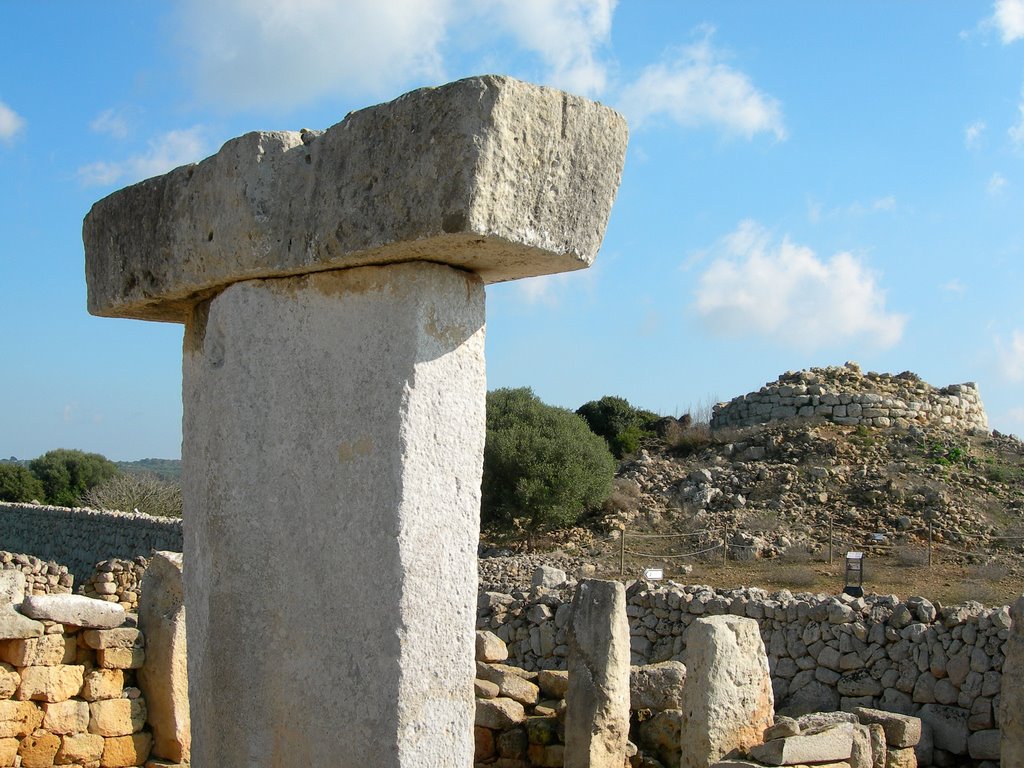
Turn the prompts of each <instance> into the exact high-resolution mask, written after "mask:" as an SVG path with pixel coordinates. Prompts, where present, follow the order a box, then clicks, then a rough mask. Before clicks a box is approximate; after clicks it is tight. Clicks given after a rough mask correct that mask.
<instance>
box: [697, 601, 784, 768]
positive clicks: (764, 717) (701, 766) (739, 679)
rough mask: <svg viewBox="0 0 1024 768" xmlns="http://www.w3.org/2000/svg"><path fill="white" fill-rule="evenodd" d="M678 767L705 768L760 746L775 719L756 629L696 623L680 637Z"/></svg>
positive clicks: (717, 619) (735, 620) (750, 624)
mask: <svg viewBox="0 0 1024 768" xmlns="http://www.w3.org/2000/svg"><path fill="white" fill-rule="evenodd" d="M684 639H685V641H686V650H685V651H684V653H683V663H684V664H685V665H686V685H684V686H683V727H682V733H681V737H680V741H681V743H682V744H683V761H682V766H683V768H707V766H709V765H711V764H712V763H714V762H715V761H717V760H720V759H721V758H723V757H731V756H733V755H735V754H737V753H739V752H742V751H745V750H747V749H749V748H750V747H752V746H754V745H755V744H760V743H761V737H762V734H763V733H764V730H765V728H767V727H769V726H770V725H771V724H772V722H773V718H774V698H773V695H772V681H771V676H770V674H769V671H768V656H767V654H766V653H765V650H764V642H763V641H762V640H761V632H760V630H759V628H758V624H757V622H756V621H754V620H753V619H747V618H741V617H739V616H710V617H708V618H702V619H697V620H696V621H694V622H693V623H692V624H691V625H690V626H689V628H688V629H687V630H686V634H685V635H684Z"/></svg>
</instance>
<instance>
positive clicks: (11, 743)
mask: <svg viewBox="0 0 1024 768" xmlns="http://www.w3.org/2000/svg"><path fill="white" fill-rule="evenodd" d="M20 745H21V740H20V739H0V766H3V768H8V766H12V765H14V759H15V758H16V757H17V756H18V747H19V746H20Z"/></svg>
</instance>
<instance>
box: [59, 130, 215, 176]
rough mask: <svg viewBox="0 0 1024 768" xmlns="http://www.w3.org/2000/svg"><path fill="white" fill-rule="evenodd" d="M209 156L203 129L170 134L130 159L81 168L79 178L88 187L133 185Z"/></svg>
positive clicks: (161, 136)
mask: <svg viewBox="0 0 1024 768" xmlns="http://www.w3.org/2000/svg"><path fill="white" fill-rule="evenodd" d="M207 154H209V143H208V141H207V139H206V137H205V132H204V130H203V128H202V126H198V125H197V126H193V127H192V128H188V129H184V130H179V131H168V132H167V133H163V134H161V135H159V136H157V137H156V138H154V139H150V140H149V145H148V147H147V148H146V151H145V152H141V153H139V154H136V155H132V156H131V157H129V158H128V159H127V160H121V161H113V162H106V161H100V162H95V163H90V164H89V165H84V166H82V167H81V168H79V169H78V179H79V181H80V182H81V183H82V184H84V185H86V186H109V185H111V184H114V183H115V182H124V183H132V182H136V181H141V180H142V179H148V178H149V177H151V176H158V175H159V174H161V173H166V172H167V171H169V170H171V169H173V168H177V167H178V166H179V165H185V164H186V163H194V162H196V161H198V160H201V159H203V157H205V156H206V155H207Z"/></svg>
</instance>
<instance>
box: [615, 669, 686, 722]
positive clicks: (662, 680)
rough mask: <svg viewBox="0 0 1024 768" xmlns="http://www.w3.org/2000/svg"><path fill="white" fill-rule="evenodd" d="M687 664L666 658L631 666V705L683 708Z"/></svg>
mask: <svg viewBox="0 0 1024 768" xmlns="http://www.w3.org/2000/svg"><path fill="white" fill-rule="evenodd" d="M685 683H686V665H684V664H683V663H682V662H681V661H662V662H659V663H657V664H644V665H643V666H636V667H630V670H629V708H630V709H633V710H637V709H653V710H655V711H660V710H663V709H681V708H682V706H683V685H684V684H685Z"/></svg>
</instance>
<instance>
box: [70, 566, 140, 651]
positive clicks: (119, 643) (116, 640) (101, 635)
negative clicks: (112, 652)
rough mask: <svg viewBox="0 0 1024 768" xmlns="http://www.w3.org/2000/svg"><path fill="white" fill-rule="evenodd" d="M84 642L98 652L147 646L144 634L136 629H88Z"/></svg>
mask: <svg viewBox="0 0 1024 768" xmlns="http://www.w3.org/2000/svg"><path fill="white" fill-rule="evenodd" d="M143 578H145V577H143ZM82 640H83V641H84V642H85V644H86V645H87V646H89V647H90V648H95V649H97V650H99V649H107V648H144V647H145V644H146V641H145V638H144V637H143V634H142V632H140V631H139V630H138V629H136V628H135V627H116V628H114V629H87V630H86V631H85V632H83V633H82Z"/></svg>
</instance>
